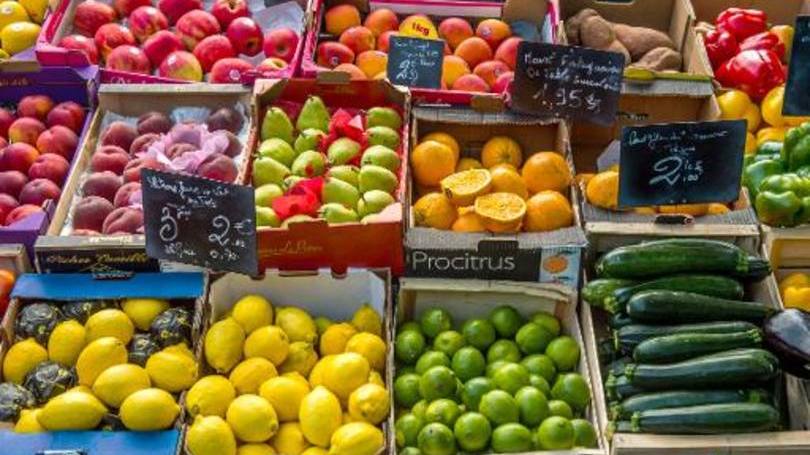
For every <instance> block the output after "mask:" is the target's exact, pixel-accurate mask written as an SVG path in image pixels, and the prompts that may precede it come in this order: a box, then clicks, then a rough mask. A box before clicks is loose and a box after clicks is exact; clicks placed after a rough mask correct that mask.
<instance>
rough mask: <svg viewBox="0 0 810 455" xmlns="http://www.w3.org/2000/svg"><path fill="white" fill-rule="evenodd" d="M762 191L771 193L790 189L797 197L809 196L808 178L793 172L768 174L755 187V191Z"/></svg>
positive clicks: (809, 185) (809, 183) (809, 181)
mask: <svg viewBox="0 0 810 455" xmlns="http://www.w3.org/2000/svg"><path fill="white" fill-rule="evenodd" d="M763 191H770V192H772V193H783V192H786V191H790V192H793V193H795V194H796V196H798V197H804V196H810V180H807V179H803V178H801V177H799V176H798V175H796V174H794V173H787V174H777V175H770V176H768V177H765V179H764V180H763V181H762V182H760V184H759V188H757V192H759V193H761V192H763Z"/></svg>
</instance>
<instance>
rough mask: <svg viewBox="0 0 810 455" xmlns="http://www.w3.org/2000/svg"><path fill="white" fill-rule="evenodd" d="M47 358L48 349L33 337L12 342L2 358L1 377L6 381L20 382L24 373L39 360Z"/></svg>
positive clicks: (42, 360)
mask: <svg viewBox="0 0 810 455" xmlns="http://www.w3.org/2000/svg"><path fill="white" fill-rule="evenodd" d="M46 360H48V351H46V350H45V348H43V347H42V346H41V345H40V344H39V343H37V342H36V340H34V339H33V338H28V339H26V340H23V341H19V342H17V343H14V344H13V345H12V346H11V349H9V350H8V353H7V354H6V357H5V358H4V359H3V377H5V378H6V381H11V382H13V383H15V384H22V383H23V380H24V379H25V375H26V374H28V372H29V371H31V370H33V369H34V367H35V366H37V365H39V364H40V362H44V361H46Z"/></svg>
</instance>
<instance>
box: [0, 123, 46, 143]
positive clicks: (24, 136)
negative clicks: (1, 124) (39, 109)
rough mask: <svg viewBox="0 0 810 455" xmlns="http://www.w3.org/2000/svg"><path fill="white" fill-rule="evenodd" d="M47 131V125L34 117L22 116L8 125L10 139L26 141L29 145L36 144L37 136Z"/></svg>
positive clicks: (12, 141) (12, 140)
mask: <svg viewBox="0 0 810 455" xmlns="http://www.w3.org/2000/svg"><path fill="white" fill-rule="evenodd" d="M43 131H45V125H44V124H43V123H42V122H40V121H39V120H37V119H35V118H32V117H22V118H18V119H17V120H14V123H12V124H11V126H9V127H8V141H9V142H11V143H12V144H13V143H15V142H25V143H26V144H29V145H36V143H37V138H38V137H39V135H40V134H42V132H43Z"/></svg>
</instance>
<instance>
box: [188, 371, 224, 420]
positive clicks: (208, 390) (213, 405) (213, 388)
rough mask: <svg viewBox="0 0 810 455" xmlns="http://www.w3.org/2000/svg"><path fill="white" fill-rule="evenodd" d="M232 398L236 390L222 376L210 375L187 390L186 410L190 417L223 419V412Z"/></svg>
mask: <svg viewBox="0 0 810 455" xmlns="http://www.w3.org/2000/svg"><path fill="white" fill-rule="evenodd" d="M234 398H236V390H235V389H234V387H233V384H231V382H230V381H229V380H228V379H226V378H225V377H224V376H218V375H210V376H206V377H204V378H202V379H200V380H199V381H197V382H196V383H194V385H193V386H191V388H190V389H189V390H188V393H187V394H186V410H187V411H188V412H189V414H191V415H192V416H197V415H202V416H209V415H215V416H219V417H225V411H227V410H228V406H229V405H230V404H231V401H233V399H234Z"/></svg>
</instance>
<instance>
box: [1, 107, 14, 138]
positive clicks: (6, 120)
mask: <svg viewBox="0 0 810 455" xmlns="http://www.w3.org/2000/svg"><path fill="white" fill-rule="evenodd" d="M14 120H16V118H14V114H12V113H11V111H9V110H8V109H3V108H2V107H0V137H3V138H7V137H8V127H9V126H11V124H12V123H14Z"/></svg>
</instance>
